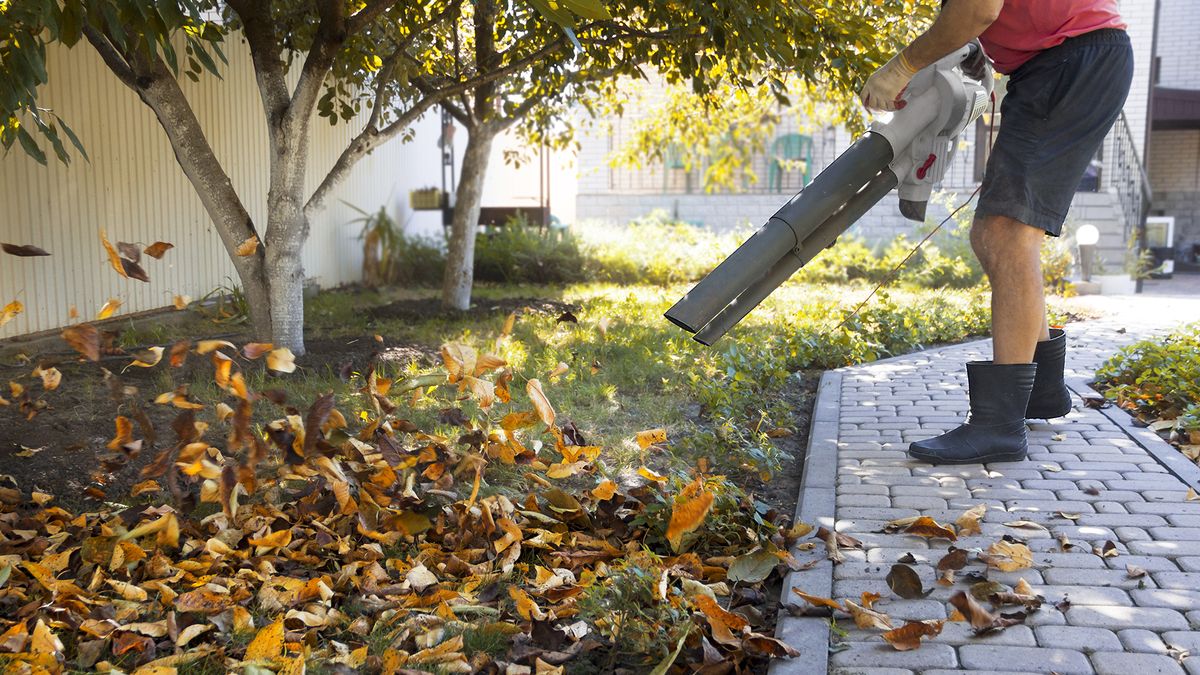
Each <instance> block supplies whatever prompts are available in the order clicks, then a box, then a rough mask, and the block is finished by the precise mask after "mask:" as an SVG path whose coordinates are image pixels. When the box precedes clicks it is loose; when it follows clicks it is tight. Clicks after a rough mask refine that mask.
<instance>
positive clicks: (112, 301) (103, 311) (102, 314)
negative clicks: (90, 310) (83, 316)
mask: <svg viewBox="0 0 1200 675" xmlns="http://www.w3.org/2000/svg"><path fill="white" fill-rule="evenodd" d="M120 308H121V301H120V300H118V299H117V298H109V299H108V302H106V303H104V306H103V307H101V308H100V311H99V312H97V313H96V319H97V320H99V321H103V320H104V319H107V318H109V317H110V316H112V315H113V314H115V313H116V311H117V310H118V309H120Z"/></svg>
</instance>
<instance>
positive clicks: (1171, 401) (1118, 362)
mask: <svg viewBox="0 0 1200 675" xmlns="http://www.w3.org/2000/svg"><path fill="white" fill-rule="evenodd" d="M1096 383H1097V385H1098V386H1099V387H1100V388H1101V389H1102V391H1103V392H1104V395H1105V396H1106V397H1108V398H1110V399H1112V400H1113V401H1115V402H1116V403H1117V405H1119V406H1121V407H1122V408H1125V409H1126V410H1129V411H1131V412H1133V413H1135V414H1137V415H1139V416H1140V417H1142V418H1143V419H1147V420H1150V419H1167V420H1173V419H1178V418H1185V417H1186V418H1187V419H1188V420H1194V419H1195V418H1196V417H1197V413H1198V412H1200V408H1198V406H1200V323H1198V324H1192V325H1190V326H1187V327H1185V328H1182V329H1180V330H1178V331H1175V332H1174V333H1171V334H1170V335H1168V336H1167V337H1165V338H1155V339H1153V340H1143V341H1141V342H1136V343H1134V344H1132V345H1129V346H1128V347H1125V348H1123V349H1121V350H1120V351H1119V352H1117V353H1116V354H1115V355H1114V356H1113V357H1112V358H1111V359H1109V360H1108V362H1107V363H1105V364H1104V365H1103V366H1101V368H1100V369H1099V370H1097V371H1096ZM1184 422H1185V423H1187V420H1184ZM1197 426H1200V425H1197Z"/></svg>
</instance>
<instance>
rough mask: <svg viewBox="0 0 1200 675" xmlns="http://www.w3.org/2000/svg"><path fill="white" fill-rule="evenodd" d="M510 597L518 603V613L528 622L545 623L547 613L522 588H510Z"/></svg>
mask: <svg viewBox="0 0 1200 675" xmlns="http://www.w3.org/2000/svg"><path fill="white" fill-rule="evenodd" d="M508 595H509V596H510V597H511V598H512V599H513V601H514V602H516V603H517V613H518V614H520V615H521V618H522V619H525V620H526V621H533V620H537V621H545V620H546V613H545V612H544V611H542V608H541V607H538V606H537V603H536V602H534V601H533V598H531V597H529V594H528V593H526V592H525V591H524V590H523V589H522V588H521V587H520V586H509V587H508Z"/></svg>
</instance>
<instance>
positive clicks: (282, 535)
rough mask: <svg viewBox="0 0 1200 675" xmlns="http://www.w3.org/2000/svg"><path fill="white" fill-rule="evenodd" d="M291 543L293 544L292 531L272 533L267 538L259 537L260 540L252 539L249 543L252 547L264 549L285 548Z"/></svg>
mask: <svg viewBox="0 0 1200 675" xmlns="http://www.w3.org/2000/svg"><path fill="white" fill-rule="evenodd" d="M290 543H292V531H291V530H279V531H277V532H272V533H270V534H268V535H266V536H265V537H259V538H258V539H251V540H250V541H249V544H250V545H251V546H261V547H263V548H283V547H285V546H287V545H288V544H290Z"/></svg>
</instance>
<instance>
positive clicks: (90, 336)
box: [62, 323, 100, 361]
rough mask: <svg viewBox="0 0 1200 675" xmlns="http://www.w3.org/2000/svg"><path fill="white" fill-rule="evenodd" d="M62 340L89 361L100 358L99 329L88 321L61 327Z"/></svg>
mask: <svg viewBox="0 0 1200 675" xmlns="http://www.w3.org/2000/svg"><path fill="white" fill-rule="evenodd" d="M62 337H63V340H66V342H67V344H68V345H70V347H71V349H74V350H75V351H77V352H79V353H80V354H83V355H84V357H86V358H87V359H88V360H89V361H99V360H100V331H98V330H96V327H95V326H93V325H91V324H89V323H81V324H79V325H77V326H68V327H67V328H64V329H63V332H62Z"/></svg>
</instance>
